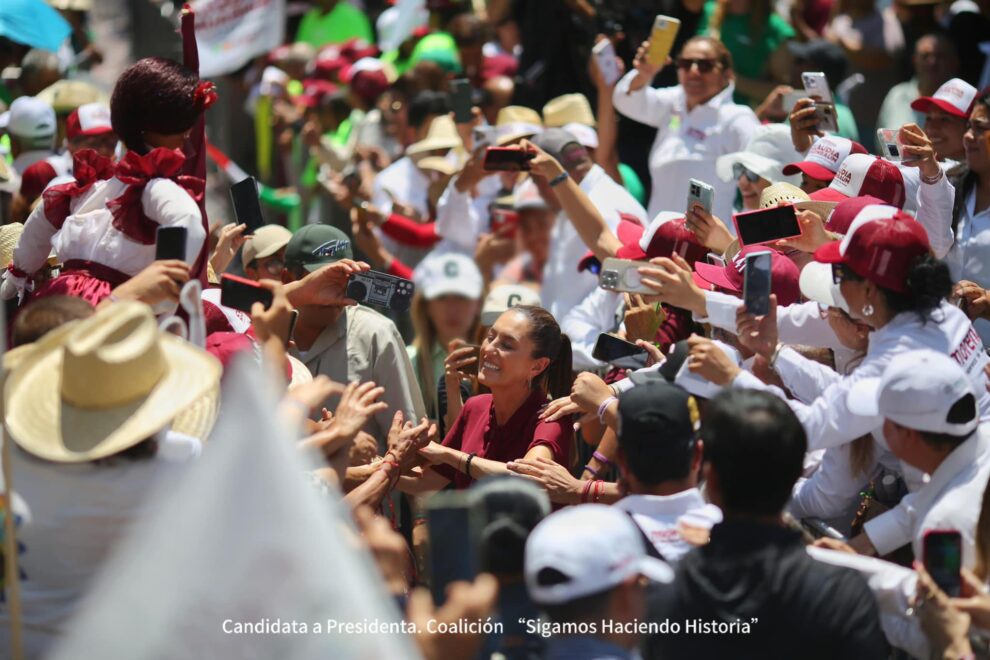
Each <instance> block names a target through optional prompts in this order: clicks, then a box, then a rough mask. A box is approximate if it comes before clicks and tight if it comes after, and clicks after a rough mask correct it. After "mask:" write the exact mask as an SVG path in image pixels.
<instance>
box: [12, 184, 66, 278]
mask: <svg viewBox="0 0 990 660" xmlns="http://www.w3.org/2000/svg"><path fill="white" fill-rule="evenodd" d="M56 231H58V230H57V229H55V227H54V226H53V225H52V223H50V222H48V218H47V217H45V203H44V202H41V204H39V205H38V206H37V208H35V209H34V211H32V212H31V215H30V216H28V219H27V221H26V222H25V223H24V231H22V232H21V236H20V238H19V239H17V247H15V248H14V261H13V262H14V266H15V267H17V268H20V269H21V270H23V271H24V272H25V273H27V274H28V275H34V274H35V273H36V272H38V269H40V268H41V267H42V266H43V265H44V264H45V262H46V261H48V255H49V254H51V251H52V236H54V235H55V232H56Z"/></svg>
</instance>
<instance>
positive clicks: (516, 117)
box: [495, 105, 543, 147]
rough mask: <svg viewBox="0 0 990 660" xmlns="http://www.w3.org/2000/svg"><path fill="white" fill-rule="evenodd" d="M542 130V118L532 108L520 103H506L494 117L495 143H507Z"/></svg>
mask: <svg viewBox="0 0 990 660" xmlns="http://www.w3.org/2000/svg"><path fill="white" fill-rule="evenodd" d="M542 131H543V118H542V117H540V113H538V112H537V111H536V110H533V109H532V108H527V107H525V106H521V105H507V106H505V107H504V108H502V109H501V110H499V111H498V115H497V116H496V117H495V144H496V146H499V147H504V146H505V145H507V144H510V143H512V142H516V141H518V140H522V139H523V138H527V139H528V138H531V137H533V136H535V135H539V134H540V133H541V132H542Z"/></svg>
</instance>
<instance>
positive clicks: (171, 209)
mask: <svg viewBox="0 0 990 660" xmlns="http://www.w3.org/2000/svg"><path fill="white" fill-rule="evenodd" d="M141 207H142V208H143V209H144V214H145V215H146V216H147V217H148V218H150V219H151V220H154V221H155V222H157V223H158V224H159V225H161V226H162V227H185V228H186V263H189V264H192V263H193V262H194V261H196V258H197V257H199V251H200V250H201V249H202V247H203V243H205V242H206V228H205V227H203V216H202V214H201V213H200V211H199V206H198V205H197V204H196V202H195V200H193V198H192V197H191V196H190V195H189V193H188V192H186V190H185V189H184V188H182V187H181V186H179V184H177V183H175V182H174V181H171V180H170V179H152V180H151V182H150V183H148V185H147V186H145V188H144V192H143V193H142V194H141Z"/></svg>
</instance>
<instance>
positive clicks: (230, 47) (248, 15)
mask: <svg viewBox="0 0 990 660" xmlns="http://www.w3.org/2000/svg"><path fill="white" fill-rule="evenodd" d="M191 4H192V8H193V11H195V12H196V43H197V45H198V46H199V73H200V75H201V76H203V77H209V76H218V75H223V74H225V73H232V72H234V71H236V70H238V69H239V68H241V67H242V66H244V65H245V64H247V63H248V62H249V61H250V60H251V59H252V58H254V57H257V56H258V55H261V54H263V53H267V52H268V51H270V50H272V49H273V48H275V47H277V46H280V45H281V44H282V39H283V37H284V35H285V0H195V1H194V2H192V3H191Z"/></svg>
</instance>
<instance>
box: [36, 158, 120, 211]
mask: <svg viewBox="0 0 990 660" xmlns="http://www.w3.org/2000/svg"><path fill="white" fill-rule="evenodd" d="M113 167H114V165H113V161H112V160H110V159H109V158H107V157H105V156H101V155H100V154H98V153H97V152H96V151H94V150H92V149H80V150H79V151H77V152H76V153H75V155H74V156H73V157H72V175H73V176H74V177H75V181H70V182H68V183H62V184H59V185H56V186H51V187H49V188H47V189H46V190H45V192H43V193H42V194H41V197H42V199H44V201H45V217H46V218H47V219H48V222H50V223H51V224H52V226H53V227H55V228H56V229H61V228H62V225H63V224H64V223H65V219H66V217H68V215H69V205H70V204H71V203H72V200H73V199H74V198H76V197H79V196H80V195H83V194H85V193H86V192H87V191H88V190H89V189H90V188H92V187H93V184H94V183H96V182H97V181H105V180H106V179H109V178H111V177H112V176H113Z"/></svg>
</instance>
